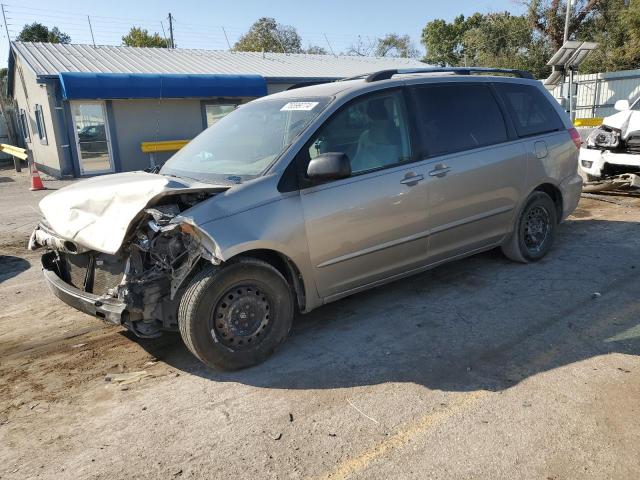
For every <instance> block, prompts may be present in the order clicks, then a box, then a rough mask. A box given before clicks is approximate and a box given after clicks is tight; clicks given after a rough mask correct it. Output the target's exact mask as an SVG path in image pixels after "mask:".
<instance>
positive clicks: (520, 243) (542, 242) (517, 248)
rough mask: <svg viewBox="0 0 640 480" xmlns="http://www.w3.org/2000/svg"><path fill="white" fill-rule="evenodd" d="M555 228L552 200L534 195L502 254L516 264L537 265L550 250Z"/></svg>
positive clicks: (554, 211) (543, 194)
mask: <svg viewBox="0 0 640 480" xmlns="http://www.w3.org/2000/svg"><path fill="white" fill-rule="evenodd" d="M557 225H558V213H557V210H556V205H555V204H554V203H553V200H551V197H549V195H547V194H546V193H544V192H539V191H536V192H533V193H532V194H531V195H530V196H529V198H528V199H527V201H526V203H525V206H524V208H523V209H522V211H521V212H520V216H519V217H518V220H517V222H516V225H515V229H514V231H513V233H512V235H511V237H510V239H509V240H508V241H507V243H505V244H504V245H503V246H502V252H503V253H504V254H505V256H506V257H507V258H509V259H511V260H514V261H516V262H522V263H529V262H535V261H538V260H540V259H541V258H542V257H544V256H545V255H546V254H547V252H548V251H549V250H550V249H551V245H552V244H553V240H554V238H555V232H556V227H557Z"/></svg>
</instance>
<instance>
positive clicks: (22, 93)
mask: <svg viewBox="0 0 640 480" xmlns="http://www.w3.org/2000/svg"><path fill="white" fill-rule="evenodd" d="M14 76H15V78H14V84H13V85H14V87H13V92H14V98H15V100H16V102H17V103H18V113H19V112H20V110H24V111H25V112H26V113H27V117H28V120H29V134H30V138H31V142H30V143H28V144H27V148H29V149H30V150H31V151H32V154H33V158H34V160H35V161H36V163H38V164H39V165H44V166H45V169H47V168H48V169H49V170H50V171H51V172H52V173H56V172H60V170H61V167H60V155H59V153H60V152H59V150H60V148H68V147H61V146H62V145H66V144H67V142H66V141H65V138H66V132H65V131H64V127H63V126H61V125H60V124H59V123H58V118H60V114H59V112H58V111H56V110H55V105H56V98H55V90H54V87H53V85H52V84H48V83H47V84H45V83H38V82H37V81H36V77H35V75H34V74H33V72H32V71H31V70H30V69H29V67H27V66H25V65H23V64H22V62H21V60H20V58H17V59H16V64H15V70H14ZM36 105H41V106H42V113H43V118H44V124H45V129H46V133H47V144H46V145H43V144H41V143H40V139H39V137H38V129H37V127H36V116H35V108H36ZM18 130H19V132H17V133H19V134H21V131H20V127H19V126H18Z"/></svg>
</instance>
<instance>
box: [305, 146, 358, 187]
mask: <svg viewBox="0 0 640 480" xmlns="http://www.w3.org/2000/svg"><path fill="white" fill-rule="evenodd" d="M307 176H308V177H309V179H310V180H311V181H312V182H325V181H327V180H338V179H340V178H347V177H349V176H351V162H350V161H349V157H347V155H345V154H344V153H339V152H327V153H323V154H321V155H318V156H317V157H316V158H314V159H313V160H311V161H310V162H309V166H308V167H307Z"/></svg>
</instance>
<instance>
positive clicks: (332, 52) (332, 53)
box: [322, 33, 338, 58]
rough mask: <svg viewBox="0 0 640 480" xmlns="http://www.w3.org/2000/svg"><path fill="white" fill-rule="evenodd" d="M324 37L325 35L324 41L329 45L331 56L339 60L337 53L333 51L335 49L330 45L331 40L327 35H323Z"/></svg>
mask: <svg viewBox="0 0 640 480" xmlns="http://www.w3.org/2000/svg"><path fill="white" fill-rule="evenodd" d="M322 35H324V39H325V40H326V41H327V45H329V51H330V52H331V55H333V56H334V57H336V58H338V56H337V55H336V53H335V52H334V51H333V47H332V46H331V43H329V39H328V38H327V34H326V33H323V34H322Z"/></svg>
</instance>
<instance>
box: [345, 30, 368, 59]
mask: <svg viewBox="0 0 640 480" xmlns="http://www.w3.org/2000/svg"><path fill="white" fill-rule="evenodd" d="M375 49H376V42H375V41H372V40H371V39H370V38H369V37H367V38H366V39H363V38H362V37H361V36H360V35H358V41H357V42H356V43H352V44H351V45H350V46H349V48H347V51H346V52H345V53H344V54H345V55H353V56H356V57H368V56H370V55H372V54H373V52H374V51H375Z"/></svg>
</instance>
